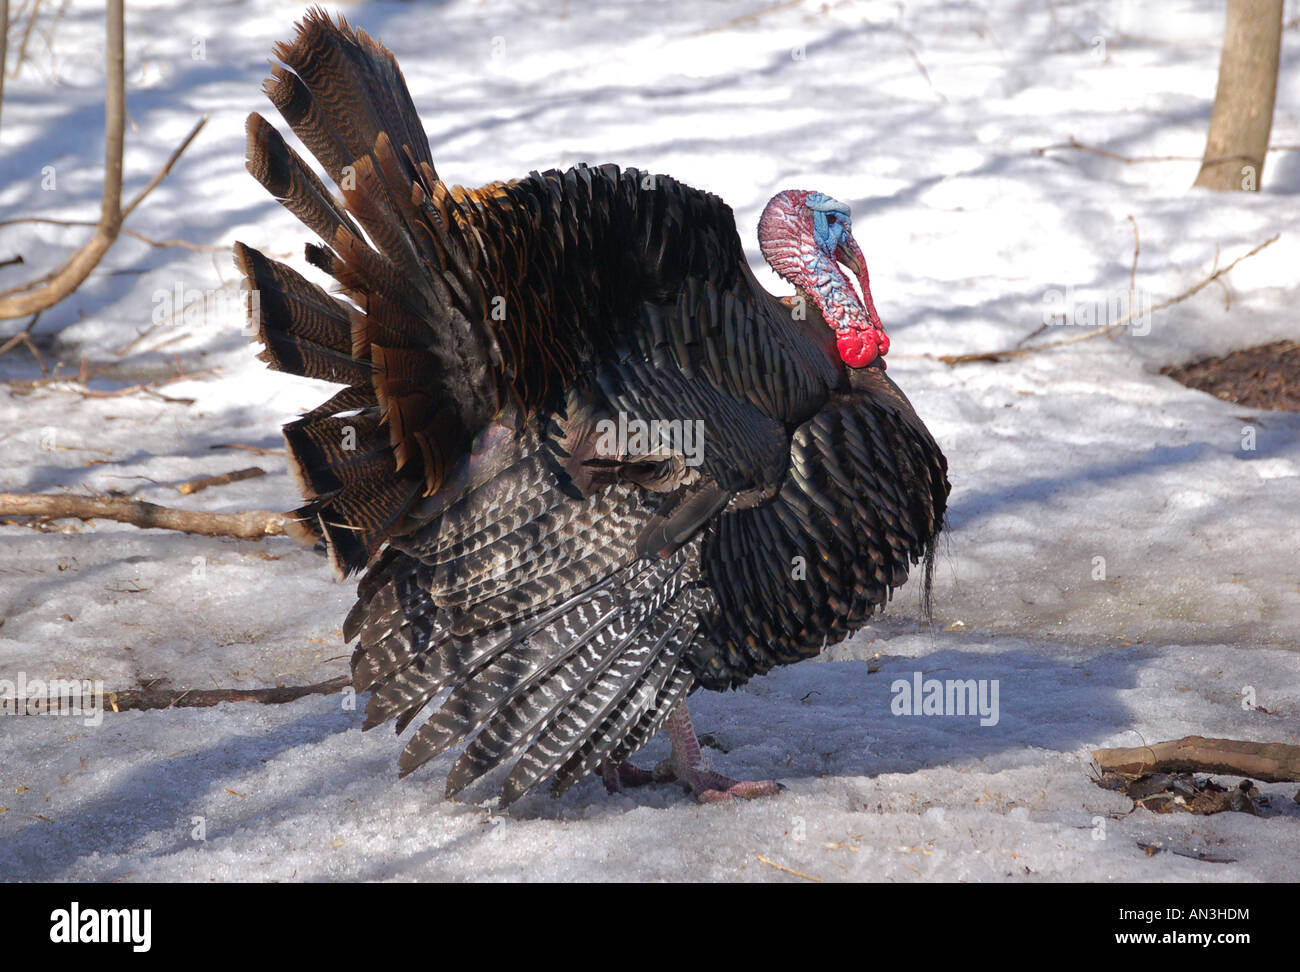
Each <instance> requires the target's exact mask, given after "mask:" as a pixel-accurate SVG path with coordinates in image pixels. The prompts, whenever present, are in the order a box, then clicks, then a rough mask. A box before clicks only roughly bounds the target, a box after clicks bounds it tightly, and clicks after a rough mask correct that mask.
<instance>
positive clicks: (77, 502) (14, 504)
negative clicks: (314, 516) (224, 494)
mask: <svg viewBox="0 0 1300 972" xmlns="http://www.w3.org/2000/svg"><path fill="white" fill-rule="evenodd" d="M0 516H39V517H45V518H47V519H58V518H60V517H72V518H74V519H78V520H95V519H98V520H115V521H117V522H118V523H129V524H131V525H132V526H137V527H140V528H141V529H156V530H179V531H180V532H181V533H194V534H199V535H200V536H205V537H233V538H235V539H236V540H261V539H263V538H264V537H280V536H297V535H298V534H299V533H300V532H301V531H299V530H296V529H294V528H295V527H296V523H295V522H294V521H292V520H289V519H288V518H287V517H286V516H285V515H284V514H283V513H273V512H271V511H270V510H246V511H244V512H242V513H206V512H202V511H199V510H178V509H175V508H173V507H169V506H158V505H157V504H155V503H146V502H144V501H143V500H134V499H128V498H126V497H122V496H76V495H72V494H62V493H60V494H54V493H0Z"/></svg>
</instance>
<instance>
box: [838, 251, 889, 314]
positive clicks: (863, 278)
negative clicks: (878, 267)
mask: <svg viewBox="0 0 1300 972" xmlns="http://www.w3.org/2000/svg"><path fill="white" fill-rule="evenodd" d="M835 259H836V261H838V262H839V263H842V264H843V265H844V266H845V268H846V269H848V270H850V271H851V272H852V273H853V276H854V277H856V278H857V281H858V289H859V290H860V291H861V293H860V295H859V296H860V297H861V299H862V306H863V307H864V308H865V309H866V312H867V319H868V320H869V321H870V322H871V326H872V327H875V328H879V329H880V330H884V327H883V325H882V324H881V323H880V315H879V314H877V313H876V305H875V302H874V301H873V300H872V299H871V281H870V279H869V278H868V277H867V260H866V257H864V256H863V255H862V250H861V248H860V247H859V246H858V241H857V240H855V239H854V238H853V237H852V236H848V235H846V236H845V238H844V240H843V242H841V243H840V245H839V246H837V247H836V248H835Z"/></svg>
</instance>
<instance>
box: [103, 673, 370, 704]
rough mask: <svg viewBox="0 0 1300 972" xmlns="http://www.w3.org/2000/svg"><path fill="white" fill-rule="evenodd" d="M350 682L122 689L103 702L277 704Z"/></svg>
mask: <svg viewBox="0 0 1300 972" xmlns="http://www.w3.org/2000/svg"><path fill="white" fill-rule="evenodd" d="M351 684H352V679H351V678H350V677H349V676H347V675H340V676H338V678H331V679H329V680H328V681H325V682H317V683H316V684H315V685H291V686H283V685H279V686H276V687H275V688H257V689H233V688H227V689H223V688H216V689H185V690H184V691H181V692H177V691H175V690H168V689H124V690H122V691H120V692H105V693H103V695H102V699H103V702H104V704H106V705H107V707H108V708H110V709H112V710H113V711H114V712H125V711H127V710H128V709H184V708H190V707H200V708H201V707H205V706H210V705H217V704H219V703H221V702H260V703H262V704H263V705H279V704H281V703H284V702H294V701H296V700H298V699H301V698H304V697H305V696H308V695H333V694H334V693H335V692H341V691H343V690H344V689H345V688H347V687H348V686H349V685H351Z"/></svg>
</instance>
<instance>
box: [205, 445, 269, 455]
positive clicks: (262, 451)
mask: <svg viewBox="0 0 1300 972" xmlns="http://www.w3.org/2000/svg"><path fill="white" fill-rule="evenodd" d="M208 448H209V449H242V450H243V451H244V452H255V453H257V454H258V455H259V456H282V455H284V450H283V449H268V448H266V447H265V446H255V445H245V444H244V443H242V442H218V443H217V444H216V445H210V446H208Z"/></svg>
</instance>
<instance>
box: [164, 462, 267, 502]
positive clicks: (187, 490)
mask: <svg viewBox="0 0 1300 972" xmlns="http://www.w3.org/2000/svg"><path fill="white" fill-rule="evenodd" d="M265 475H266V470H265V469H262V468H260V467H258V466H249V467H248V468H247V469H236V470H235V471H234V472H228V473H222V474H221V475H219V476H203V477H201V478H199V479H191V480H189V481H187V482H184V483H181V484H180V485H179V486H177V487H176V492H178V493H184V494H185V495H186V496H189V495H190V494H191V493H197V492H199V490H203V489H207V488H208V487H209V486H225V485H226V484H227V483H238V482H241V481H243V480H245V479H256V478H257V477H258V476H265Z"/></svg>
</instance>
